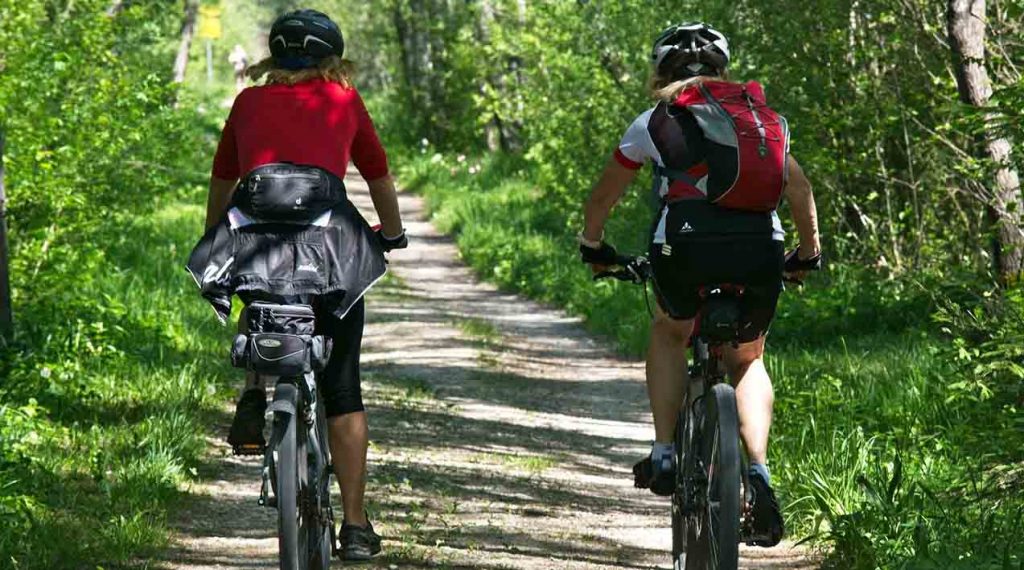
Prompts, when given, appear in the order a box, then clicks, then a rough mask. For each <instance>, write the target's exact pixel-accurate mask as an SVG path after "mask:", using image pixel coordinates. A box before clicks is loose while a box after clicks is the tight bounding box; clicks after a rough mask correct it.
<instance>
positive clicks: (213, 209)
mask: <svg viewBox="0 0 1024 570" xmlns="http://www.w3.org/2000/svg"><path fill="white" fill-rule="evenodd" d="M237 183H238V181H237V180H225V179H224V178H217V177H216V176H211V177H210V194H209V196H207V198H206V229H210V228H212V227H213V226H215V225H217V222H219V221H220V219H221V217H223V216H224V212H226V211H227V210H228V204H230V203H231V195H232V194H234V193H235V185H236V184H237Z"/></svg>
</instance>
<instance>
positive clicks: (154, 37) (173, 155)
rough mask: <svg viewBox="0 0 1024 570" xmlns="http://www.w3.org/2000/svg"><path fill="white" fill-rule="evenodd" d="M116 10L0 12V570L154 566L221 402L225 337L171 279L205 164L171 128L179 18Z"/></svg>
mask: <svg viewBox="0 0 1024 570" xmlns="http://www.w3.org/2000/svg"><path fill="white" fill-rule="evenodd" d="M109 6H110V2H108V1H105V0H104V1H101V0H77V1H76V2H52V1H44V0H27V1H20V0H19V1H18V2H14V1H11V0H0V50H2V53H0V66H2V67H3V72H2V75H0V110H2V111H0V112H2V115H0V128H2V129H4V131H5V132H6V135H7V149H6V156H5V157H4V158H5V163H6V167H7V178H6V182H7V192H8V197H9V206H10V209H9V217H8V220H9V222H10V229H11V233H10V235H9V239H10V244H11V246H12V251H13V257H12V259H11V275H12V287H13V291H14V298H13V301H14V312H15V321H16V326H15V329H14V331H13V334H11V335H9V336H8V337H7V338H5V339H3V340H2V341H0V377H2V378H3V379H4V380H3V383H2V384H0V442H2V444H0V526H2V528H3V529H4V530H3V532H2V533H0V566H3V567H5V568H6V567H13V568H82V567H95V566H97V565H106V564H115V565H116V564H122V563H125V562H127V561H129V560H131V559H133V558H138V557H146V556H147V555H149V554H151V553H153V552H154V551H155V549H157V548H159V547H160V546H161V545H162V544H163V543H164V541H165V536H164V530H163V527H162V521H163V519H164V516H165V512H166V509H167V508H168V506H169V505H170V504H171V502H172V501H173V500H174V499H175V498H176V497H177V496H178V493H179V488H180V487H181V485H182V484H183V483H184V482H185V481H186V480H187V479H188V478H190V477H191V476H192V474H193V471H194V467H195V466H196V464H197V461H198V458H199V456H200V454H201V453H202V452H203V450H204V448H205V442H204V440H203V433H204V431H205V430H204V428H203V425H204V422H206V421H208V419H209V415H210V414H211V413H212V412H213V410H214V408H215V406H216V404H217V402H218V401H219V400H218V398H216V396H217V384H216V383H215V376H214V373H216V372H218V371H220V369H217V368H213V369H211V367H210V365H209V363H210V362H211V358H212V354H211V352H210V351H212V350H216V349H219V348H220V343H218V342H217V340H221V339H219V335H218V332H219V331H218V330H217V329H216V328H215V327H214V326H213V325H212V323H211V318H210V315H209V313H208V309H207V308H205V307H202V306H201V304H200V303H199V302H196V301H194V298H193V297H192V295H193V294H194V292H193V291H191V290H190V289H191V283H190V282H189V281H188V278H187V277H186V276H185V273H184V272H183V271H181V270H180V269H179V268H180V266H181V264H182V263H183V257H184V255H185V254H186V253H187V252H188V250H189V248H190V247H191V245H192V243H193V242H194V240H195V238H196V236H197V235H198V234H199V232H200V230H201V221H200V220H201V211H200V210H199V209H198V208H187V207H183V206H182V205H181V201H183V200H184V201H188V202H198V201H199V199H200V198H199V197H198V195H197V193H196V192H195V189H196V186H195V183H196V182H198V181H199V180H201V175H200V174H199V173H198V172H197V171H196V170H195V166H194V165H196V164H204V163H205V162H206V160H207V159H206V158H205V157H204V156H203V155H204V154H206V153H208V152H209V146H210V145H209V142H208V141H206V140H204V138H203V129H202V127H203V125H202V124H200V123H197V121H196V119H195V115H194V114H192V113H191V112H186V111H177V110H175V109H174V102H175V99H176V97H177V95H178V93H177V89H176V88H175V87H171V86H170V82H169V74H170V68H171V61H172V58H173V44H174V38H175V36H176V34H177V31H178V25H179V23H180V22H179V18H180V14H181V11H180V7H179V6H177V5H176V3H169V4H168V3H140V2H129V3H125V6H124V8H123V10H122V11H121V12H120V13H118V14H116V15H114V16H108V15H107V14H106V10H107V9H108V8H109ZM190 183H191V186H190ZM186 295H188V296H187V297H186ZM190 301H191V302H190ZM55 537H59V540H55Z"/></svg>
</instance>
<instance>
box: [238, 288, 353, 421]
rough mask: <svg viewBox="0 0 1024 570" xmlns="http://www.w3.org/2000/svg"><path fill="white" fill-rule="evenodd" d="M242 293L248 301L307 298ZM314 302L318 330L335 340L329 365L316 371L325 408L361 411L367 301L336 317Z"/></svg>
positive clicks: (329, 412) (329, 414)
mask: <svg viewBox="0 0 1024 570" xmlns="http://www.w3.org/2000/svg"><path fill="white" fill-rule="evenodd" d="M239 297H241V298H242V301H243V302H245V303H246V304H249V303H250V302H252V301H255V300H263V301H267V302H271V303H281V304H287V303H303V302H307V301H304V300H303V299H301V298H298V297H293V298H286V297H281V296H270V295H264V294H259V293H248V294H246V293H239ZM312 305H313V313H314V314H315V316H316V334H320V335H324V336H327V337H330V338H331V340H332V341H333V343H334V347H333V348H332V349H331V358H330V359H329V360H328V361H327V367H326V368H325V369H324V370H323V372H319V373H317V375H316V383H317V386H318V387H319V388H320V397H321V399H322V401H323V403H324V412H325V414H326V415H327V417H329V418H330V417H333V416H340V415H344V414H351V413H353V412H362V411H363V410H365V408H364V406H363V390H362V385H361V384H362V383H361V379H360V376H359V357H360V349H361V347H362V343H363V325H364V324H365V321H366V307H365V304H364V302H363V300H362V299H360V300H359V301H356V303H355V304H354V305H352V308H351V309H349V311H348V314H346V315H345V318H344V319H339V318H338V317H335V316H334V315H333V314H332V313H331V312H330V311H329V310H327V309H325V308H323V307H322V306H321V305H320V303H317V302H316V301H315V300H314V302H313V303H312ZM242 314H243V315H244V314H245V313H244V312H243V313H242ZM243 318H244V317H243ZM244 326H245V325H244V324H243V323H242V322H240V323H239V329H240V330H241V328H242V327H244Z"/></svg>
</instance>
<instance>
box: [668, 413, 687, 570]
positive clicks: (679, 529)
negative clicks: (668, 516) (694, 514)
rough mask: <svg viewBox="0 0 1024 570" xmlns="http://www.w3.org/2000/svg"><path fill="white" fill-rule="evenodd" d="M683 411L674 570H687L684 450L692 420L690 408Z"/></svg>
mask: <svg viewBox="0 0 1024 570" xmlns="http://www.w3.org/2000/svg"><path fill="white" fill-rule="evenodd" d="M683 406H684V407H683V410H681V411H680V412H679V416H678V417H677V418H676V434H675V442H674V443H675V451H676V488H675V492H673V493H672V568H673V570H686V541H687V528H688V521H687V518H686V516H685V515H684V513H683V506H684V504H685V501H686V498H685V497H684V496H683V493H684V486H683V477H684V476H685V474H686V473H687V472H688V470H687V468H686V467H685V464H684V457H685V455H684V450H685V448H686V444H685V442H686V441H687V435H686V434H687V428H688V426H689V422H690V418H689V417H688V414H687V411H686V410H688V409H689V406H688V405H687V404H684V405H683Z"/></svg>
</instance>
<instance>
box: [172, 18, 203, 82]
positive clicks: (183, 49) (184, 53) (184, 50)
mask: <svg viewBox="0 0 1024 570" xmlns="http://www.w3.org/2000/svg"><path fill="white" fill-rule="evenodd" d="M198 12H199V3H198V2H196V0H185V18H184V20H183V21H182V23H181V43H180V44H178V57H176V58H174V82H175V83H182V82H184V81H185V70H186V69H187V68H188V51H189V48H190V47H192V35H193V34H194V33H195V30H196V14H197V13H198Z"/></svg>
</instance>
